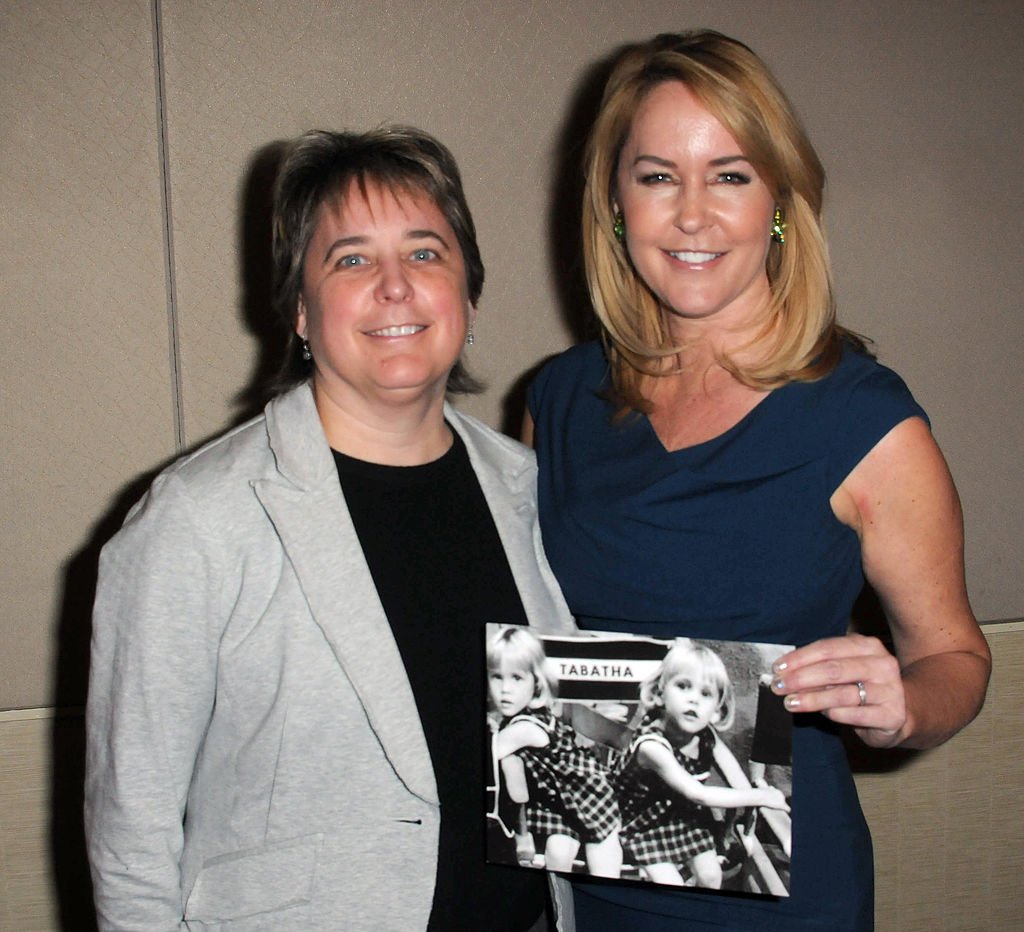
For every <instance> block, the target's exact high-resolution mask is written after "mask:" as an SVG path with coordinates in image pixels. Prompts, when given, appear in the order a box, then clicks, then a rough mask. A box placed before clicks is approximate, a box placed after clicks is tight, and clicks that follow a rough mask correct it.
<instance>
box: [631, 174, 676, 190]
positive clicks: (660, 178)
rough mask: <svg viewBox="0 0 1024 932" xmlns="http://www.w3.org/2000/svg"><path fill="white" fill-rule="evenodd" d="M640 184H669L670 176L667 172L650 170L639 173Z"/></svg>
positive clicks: (670, 181) (651, 185) (650, 185)
mask: <svg viewBox="0 0 1024 932" xmlns="http://www.w3.org/2000/svg"><path fill="white" fill-rule="evenodd" d="M639 181H640V184H642V185H647V186H648V187H653V186H654V185H658V184H671V183H672V176H671V175H670V174H668V173H667V172H650V173H649V174H646V175H641V176H640V178H639Z"/></svg>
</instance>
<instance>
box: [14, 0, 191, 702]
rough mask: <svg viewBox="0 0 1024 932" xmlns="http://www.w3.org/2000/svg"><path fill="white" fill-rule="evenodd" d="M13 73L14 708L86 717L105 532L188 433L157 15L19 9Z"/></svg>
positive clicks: (126, 9)
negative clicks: (175, 322)
mask: <svg viewBox="0 0 1024 932" xmlns="http://www.w3.org/2000/svg"><path fill="white" fill-rule="evenodd" d="M0 69H2V79H0V202H2V204H3V209H2V210H0V269H2V271H0V346H2V347H3V350H2V352H3V366H2V368H0V398H2V402H0V436H2V438H3V439H2V441H0V443H2V451H0V476H2V481H3V492H2V495H0V527H2V528H3V529H4V533H3V548H4V550H3V554H4V555H3V559H2V560H0V565H2V569H0V574H2V577H0V579H2V582H0V657H2V658H3V660H2V665H3V671H4V673H3V676H2V677H0V708H5V707H10V706H31V705H45V704H49V703H52V702H55V701H72V702H73V701H76V700H77V701H78V702H81V700H82V697H83V695H84V689H83V676H84V664H83V662H82V659H81V654H82V651H83V650H84V649H85V648H86V646H87V636H88V609H89V602H90V601H91V580H90V576H91V573H92V564H94V562H95V559H94V556H95V554H94V551H95V546H94V544H95V540H94V538H95V531H96V529H97V526H98V525H100V524H102V522H103V518H104V516H105V515H106V514H107V513H108V510H109V509H110V508H111V506H112V504H113V502H114V500H115V499H116V498H117V496H118V494H119V493H120V492H121V491H122V489H124V488H125V486H126V485H127V484H128V483H130V482H131V481H132V480H133V479H135V478H136V477H137V476H138V475H139V473H140V472H141V471H143V470H144V469H147V468H150V467H152V466H154V465H155V464H156V463H158V462H159V461H160V460H162V459H165V458H166V457H168V456H169V455H171V454H172V453H173V452H174V429H173V417H172V412H173V400H172V396H171V379H170V370H169V349H168V324H167V300H166V288H165V271H164V261H163V237H162V223H163V218H162V213H161V207H160V164H159V150H158V144H157V140H158V134H157V118H156V117H157V115H156V107H155V94H154V77H153V49H152V29H151V15H150V8H149V4H148V3H145V2H141V0H140V2H128V0H121V2H110V0H107V2H103V3H95V4H93V3H88V4H82V3H75V2H70V0H68V2H56V0H45V2H38V3H34V2H23V3H5V4H3V6H2V8H0ZM82 548H86V549H87V550H90V553H91V554H92V555H91V556H89V557H86V558H84V559H81V558H80V556H79V555H80V554H81V551H82ZM90 548H91V549H90ZM76 560H77V562H76ZM61 652H65V653H70V654H72V655H75V656H72V657H69V658H67V662H66V663H65V662H64V661H63V660H62V659H61V657H60V656H59V655H60V653H61ZM65 670H66V671H67V682H59V680H60V679H61V677H62V676H63V675H64V673H63V671H65ZM65 693H68V694H69V698H68V699H67V700H65V699H64V698H63V697H64V694H65Z"/></svg>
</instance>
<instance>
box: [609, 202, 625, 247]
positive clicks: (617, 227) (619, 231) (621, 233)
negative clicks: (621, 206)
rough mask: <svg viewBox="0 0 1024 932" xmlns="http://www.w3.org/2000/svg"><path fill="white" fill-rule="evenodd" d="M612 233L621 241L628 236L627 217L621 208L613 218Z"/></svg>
mask: <svg viewBox="0 0 1024 932" xmlns="http://www.w3.org/2000/svg"><path fill="white" fill-rule="evenodd" d="M612 233H614V234H615V238H616V239H617V240H618V241H619V242H620V243H621V242H622V241H623V240H624V239H625V238H626V218H625V217H623V216H622V211H621V210H617V211H615V217H614V219H613V220H612Z"/></svg>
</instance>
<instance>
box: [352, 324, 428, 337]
mask: <svg viewBox="0 0 1024 932" xmlns="http://www.w3.org/2000/svg"><path fill="white" fill-rule="evenodd" d="M426 329H427V328H426V327H425V326H424V325H423V324H399V325H398V326H395V327H381V328H380V329H379V330H367V331H366V335H367V336H368V337H411V336H412V335H413V334H415V333H419V332H420V331H421V330H426Z"/></svg>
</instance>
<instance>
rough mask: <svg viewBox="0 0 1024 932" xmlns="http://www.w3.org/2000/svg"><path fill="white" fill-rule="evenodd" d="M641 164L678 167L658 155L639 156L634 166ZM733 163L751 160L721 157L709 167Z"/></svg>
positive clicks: (710, 163) (741, 157) (713, 160)
mask: <svg viewBox="0 0 1024 932" xmlns="http://www.w3.org/2000/svg"><path fill="white" fill-rule="evenodd" d="M640 162H653V163H654V164H655V165H662V166H664V167H665V168H677V167H678V166H677V165H676V163H675V162H673V161H672V160H671V159H663V158H661V157H660V156H658V155H647V154H641V155H638V156H637V157H636V158H635V159H633V164H634V165H637V164H639V163H640ZM733 162H747V163H748V164H750V159H748V158H747V157H746V156H745V155H743V154H742V153H740V154H738V155H720V156H719V157H718V158H717V159H712V160H711V161H710V162H708V165H711V166H713V167H715V168H720V167H721V166H723V165H731V164H732V163H733Z"/></svg>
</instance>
